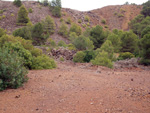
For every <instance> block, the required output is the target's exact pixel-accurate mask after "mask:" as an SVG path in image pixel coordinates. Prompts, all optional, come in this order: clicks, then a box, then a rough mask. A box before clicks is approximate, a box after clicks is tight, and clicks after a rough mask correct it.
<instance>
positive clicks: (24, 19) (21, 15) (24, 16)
mask: <svg viewBox="0 0 150 113" xmlns="http://www.w3.org/2000/svg"><path fill="white" fill-rule="evenodd" d="M28 22H29V17H28V11H27V9H26V8H25V6H24V5H22V6H21V7H20V9H19V11H18V18H17V23H25V24H27V23H28Z"/></svg>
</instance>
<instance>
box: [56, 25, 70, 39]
mask: <svg viewBox="0 0 150 113" xmlns="http://www.w3.org/2000/svg"><path fill="white" fill-rule="evenodd" d="M58 34H59V35H61V36H63V37H67V36H68V27H67V25H66V24H65V23H62V24H61V26H60V28H59V31H58Z"/></svg>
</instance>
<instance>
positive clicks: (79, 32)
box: [69, 23, 82, 36]
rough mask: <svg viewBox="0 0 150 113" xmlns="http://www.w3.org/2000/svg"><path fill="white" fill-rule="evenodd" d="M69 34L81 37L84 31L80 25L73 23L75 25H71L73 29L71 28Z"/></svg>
mask: <svg viewBox="0 0 150 113" xmlns="http://www.w3.org/2000/svg"><path fill="white" fill-rule="evenodd" d="M69 32H70V33H71V32H75V33H76V34H77V35H78V36H79V35H81V33H82V29H81V27H80V26H79V25H77V24H75V23H73V24H72V25H71V27H70V30H69Z"/></svg>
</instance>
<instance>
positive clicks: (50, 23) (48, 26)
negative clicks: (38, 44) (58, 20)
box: [42, 16, 55, 35]
mask: <svg viewBox="0 0 150 113" xmlns="http://www.w3.org/2000/svg"><path fill="white" fill-rule="evenodd" d="M42 24H43V28H44V33H46V34H50V35H51V34H53V33H54V32H55V22H54V19H53V18H52V17H51V16H46V18H45V20H44V21H42Z"/></svg>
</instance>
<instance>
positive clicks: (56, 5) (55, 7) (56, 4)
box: [50, 0, 61, 17]
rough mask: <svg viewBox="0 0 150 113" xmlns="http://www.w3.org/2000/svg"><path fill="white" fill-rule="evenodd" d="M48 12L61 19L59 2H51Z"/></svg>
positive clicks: (55, 0)
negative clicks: (50, 11)
mask: <svg viewBox="0 0 150 113" xmlns="http://www.w3.org/2000/svg"><path fill="white" fill-rule="evenodd" d="M50 5H51V6H50V10H52V14H53V16H55V17H61V0H52V2H51V4H50Z"/></svg>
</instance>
